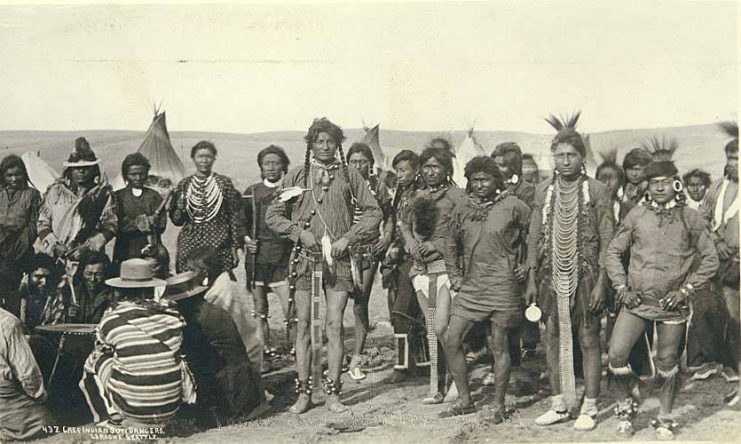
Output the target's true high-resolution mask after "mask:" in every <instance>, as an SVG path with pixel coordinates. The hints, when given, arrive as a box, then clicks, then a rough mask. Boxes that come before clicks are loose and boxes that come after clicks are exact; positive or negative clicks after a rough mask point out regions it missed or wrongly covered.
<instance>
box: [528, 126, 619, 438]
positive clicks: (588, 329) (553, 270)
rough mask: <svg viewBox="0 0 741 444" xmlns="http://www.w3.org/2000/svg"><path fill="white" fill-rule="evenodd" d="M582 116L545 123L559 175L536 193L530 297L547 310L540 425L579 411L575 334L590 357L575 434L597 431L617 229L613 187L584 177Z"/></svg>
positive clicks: (530, 247)
mask: <svg viewBox="0 0 741 444" xmlns="http://www.w3.org/2000/svg"><path fill="white" fill-rule="evenodd" d="M579 114H580V113H578V112H577V113H575V114H574V115H572V116H571V118H570V119H568V120H566V119H560V120H559V119H558V118H556V117H555V116H551V117H550V118H549V119H546V120H547V121H548V123H550V124H551V125H552V126H553V127H554V128H555V129H556V130H557V131H558V133H557V134H556V137H554V139H553V141H552V142H551V151H552V152H553V158H554V163H555V171H554V174H553V177H552V179H551V180H550V181H546V182H543V183H541V184H539V185H538V186H537V188H536V191H535V206H534V210H533V214H532V216H531V223H530V230H529V237H528V242H527V244H528V254H527V269H528V285H527V291H526V293H525V298H526V300H527V302H532V301H534V300H535V299H536V298H537V299H538V305H540V307H541V309H542V312H543V319H544V321H545V324H546V337H545V342H546V352H547V357H548V366H549V369H550V372H551V386H552V388H553V396H552V398H551V409H550V410H549V411H547V412H546V413H545V414H543V415H541V416H540V417H538V418H537V419H536V420H535V423H536V424H538V425H543V426H546V425H551V424H555V423H558V422H563V421H567V420H568V419H569V418H570V417H571V415H570V412H569V410H570V409H571V408H573V407H575V406H576V387H575V381H574V360H573V348H574V341H573V335H572V331H573V332H576V333H577V334H578V338H579V346H580V348H581V351H582V353H583V355H584V359H583V370H584V384H585V397H584V402H583V404H582V407H581V411H580V414H579V417H578V418H577V420H576V423H575V424H574V428H575V429H577V430H591V429H593V428H594V427H595V426H596V419H597V414H598V412H599V411H598V409H597V397H598V396H599V390H600V376H601V361H600V347H599V314H600V312H601V311H602V309H603V306H604V297H605V289H606V285H607V276H606V273H605V270H604V265H603V264H604V252H605V248H606V247H607V244H608V243H609V242H610V240H611V239H612V235H613V229H614V223H613V219H612V217H611V215H612V213H611V209H610V196H609V193H608V190H607V188H606V187H605V186H604V185H603V184H602V183H600V182H598V181H597V180H595V179H592V178H590V177H588V176H587V174H586V169H585V165H584V162H585V159H586V147H585V145H584V141H583V139H582V137H581V135H580V134H579V133H578V132H577V131H576V123H577V121H578V119H579Z"/></svg>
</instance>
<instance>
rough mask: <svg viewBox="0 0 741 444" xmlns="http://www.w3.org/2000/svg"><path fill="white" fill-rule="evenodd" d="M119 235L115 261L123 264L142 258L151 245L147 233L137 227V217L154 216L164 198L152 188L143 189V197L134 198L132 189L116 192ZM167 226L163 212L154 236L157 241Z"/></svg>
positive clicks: (114, 255)
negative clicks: (143, 252) (129, 260)
mask: <svg viewBox="0 0 741 444" xmlns="http://www.w3.org/2000/svg"><path fill="white" fill-rule="evenodd" d="M115 200H116V214H117V215H118V233H117V235H116V244H115V246H114V248H113V261H114V262H116V263H120V262H123V261H125V260H127V259H132V258H136V257H140V256H141V251H142V249H143V248H145V247H146V246H147V245H148V244H149V240H148V238H147V233H144V232H142V231H140V230H139V227H138V226H137V225H136V218H137V216H141V215H144V216H153V215H154V213H155V212H156V211H157V209H158V208H159V206H160V205H161V204H162V196H161V195H160V193H158V192H157V191H155V190H153V189H151V188H143V189H142V194H141V196H139V197H137V196H134V194H133V192H132V188H131V187H128V186H127V187H126V188H124V189H121V190H118V191H116V192H115ZM166 226H167V213H166V212H164V211H162V213H161V214H160V217H158V218H157V221H156V225H155V226H154V227H153V228H154V235H155V237H156V238H157V239H159V236H160V235H161V234H162V233H163V232H164V231H165V227H166Z"/></svg>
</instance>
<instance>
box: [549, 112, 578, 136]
mask: <svg viewBox="0 0 741 444" xmlns="http://www.w3.org/2000/svg"><path fill="white" fill-rule="evenodd" d="M579 116H581V111H576V112H574V113H572V114H571V116H570V117H568V118H567V117H566V116H563V115H562V116H561V117H560V118H559V117H556V116H555V115H553V114H551V115H550V116H548V117H546V118H544V119H543V120H545V121H546V122H548V123H549V124H550V125H551V126H552V127H553V128H554V129H555V130H556V131H561V130H563V129H572V130H575V129H576V125H577V123H578V122H579Z"/></svg>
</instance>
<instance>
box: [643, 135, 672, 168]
mask: <svg viewBox="0 0 741 444" xmlns="http://www.w3.org/2000/svg"><path fill="white" fill-rule="evenodd" d="M641 148H643V149H645V150H646V151H648V152H649V153H651V157H653V160H654V161H655V162H660V161H671V160H672V157H673V156H674V153H675V152H676V151H677V148H679V142H678V141H677V139H675V138H673V137H672V138H669V137H667V136H662V137H658V136H651V138H649V139H646V140H644V141H643V142H641Z"/></svg>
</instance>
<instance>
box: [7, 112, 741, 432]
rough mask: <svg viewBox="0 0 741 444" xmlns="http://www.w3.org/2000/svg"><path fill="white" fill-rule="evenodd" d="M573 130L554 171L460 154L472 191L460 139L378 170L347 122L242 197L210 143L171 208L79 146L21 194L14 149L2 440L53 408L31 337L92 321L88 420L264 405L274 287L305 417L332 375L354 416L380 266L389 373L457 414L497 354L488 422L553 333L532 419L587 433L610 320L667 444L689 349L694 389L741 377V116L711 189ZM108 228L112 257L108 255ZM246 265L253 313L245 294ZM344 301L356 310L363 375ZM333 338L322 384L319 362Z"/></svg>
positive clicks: (273, 161)
mask: <svg viewBox="0 0 741 444" xmlns="http://www.w3.org/2000/svg"><path fill="white" fill-rule="evenodd" d="M578 118H579V114H578V113H577V114H575V115H573V116H571V118H569V119H558V118H555V117H551V118H550V119H548V122H549V123H550V124H551V125H552V126H553V128H554V129H555V130H556V135H555V137H554V138H553V140H552V142H551V152H552V154H553V161H554V162H553V163H554V171H553V174H552V175H551V176H550V177H547V178H541V176H540V174H539V172H538V168H537V165H536V164H535V162H534V159H533V157H532V156H531V155H528V154H527V153H522V152H521V149H520V147H519V146H518V145H517V144H516V143H513V142H507V143H502V144H499V145H498V146H496V148H495V150H494V151H493V153H492V155H491V156H480V157H475V158H473V159H471V160H470V161H469V162H468V163H467V164H466V165H465V168H464V173H465V177H466V179H467V184H466V187H465V189H462V188H460V187H459V186H458V184H456V183H455V182H454V181H453V179H452V177H453V173H454V164H455V161H454V159H455V152H454V149H453V148H452V146H451V144H450V142H449V141H447V140H445V139H441V138H437V139H433V140H432V141H431V142H430V144H429V145H428V146H427V147H425V148H424V149H423V150H422V151H421V153H419V154H418V153H416V152H414V151H411V150H403V151H401V152H399V153H398V154H396V156H395V157H394V158H393V161H392V168H393V171H383V170H381V169H379V168H376V166H375V164H376V159H374V156H373V151H372V149H371V148H370V147H369V146H368V145H367V144H365V143H362V142H356V143H354V144H352V145H351V146H350V148H349V149H348V150H347V153H345V151H344V149H343V142H344V141H345V136H344V133H343V131H342V129H341V128H340V127H339V126H338V125H336V124H334V123H333V122H331V121H329V120H328V119H326V118H321V119H316V120H314V122H313V123H312V124H311V126H310V128H309V130H308V132H307V134H306V137H305V141H306V152H305V156H304V159H303V163H302V164H300V165H299V166H298V167H296V168H293V169H291V168H290V162H289V158H288V156H287V155H286V152H285V151H284V150H283V149H282V148H281V147H278V146H275V145H270V146H268V147H267V148H265V149H263V150H261V151H260V152H259V153H258V156H257V162H258V165H259V167H260V172H261V178H262V181H261V182H258V183H256V184H254V185H251V186H250V187H248V188H247V190H245V192H244V193H239V192H238V191H237V190H236V189H235V188H234V186H233V184H232V182H231V180H230V179H229V178H228V177H226V176H223V175H220V174H217V173H215V172H214V171H213V165H214V162H215V160H216V156H217V149H216V147H215V146H214V145H213V144H212V143H210V142H207V141H202V142H199V143H198V144H196V145H195V146H194V147H193V148H192V150H191V158H192V160H193V163H194V165H195V169H196V173H195V174H193V175H191V176H189V177H187V178H185V179H184V180H182V181H181V182H180V183H179V184H177V186H176V187H175V188H174V189H173V190H172V191H171V192H169V193H166V194H165V195H161V194H160V193H158V192H157V191H154V190H152V189H150V188H148V187H147V186H146V184H147V181H148V180H150V177H149V163H148V161H147V159H146V158H144V157H143V156H142V155H141V154H132V155H129V156H127V157H126V159H125V160H124V162H123V165H122V174H123V177H125V178H126V187H125V188H124V189H122V190H119V191H116V192H113V191H112V190H111V188H110V186H109V185H108V184H107V182H106V180H105V178H104V177H103V176H102V175H101V174H100V169H99V168H98V160H97V158H96V157H95V154H94V153H93V151H92V150H91V149H90V147H89V145H88V144H87V141H86V140H85V139H83V138H80V139H78V140H77V141H76V148H75V151H74V152H73V154H72V155H71V156H70V158H69V160H68V162H65V165H64V166H65V172H64V175H63V178H62V179H61V180H60V181H59V182H58V183H56V184H54V185H53V186H51V187H50V188H49V189H48V190H46V192H45V194H44V196H43V199H42V197H41V196H40V194H39V193H38V191H36V190H33V189H31V188H28V187H27V186H26V182H27V174H26V172H25V167H24V165H23V162H22V161H21V160H20V158H18V157H16V156H13V155H10V156H7V157H6V158H5V159H3V161H2V162H0V178H1V179H2V186H0V219H2V223H0V236H1V237H0V245H1V246H2V248H0V274H2V278H3V279H1V280H0V282H1V283H2V285H3V290H2V291H3V292H2V293H1V294H0V302H2V306H3V307H4V308H5V310H0V327H2V328H1V329H0V334H2V335H3V337H4V338H8V340H7V341H5V342H0V344H5V343H8V344H11V346H10V347H9V348H8V349H7V350H3V349H0V369H5V368H7V369H8V371H3V372H0V376H1V378H0V398H2V399H6V398H7V399H10V400H12V402H11V403H9V404H8V403H3V404H2V405H0V436H8V437H11V438H13V437H21V438H22V437H25V436H30V435H31V434H33V433H34V432H37V431H38V426H39V424H42V423H43V421H44V420H43V417H44V415H43V414H42V413H43V412H41V411H40V410H38V411H37V413H36V414H33V415H31V414H22V415H20V416H19V412H20V411H21V410H23V409H26V410H29V409H33V408H39V409H40V408H43V402H42V401H43V399H44V396H45V390H44V378H45V377H47V376H48V371H47V370H45V369H47V368H48V367H49V366H50V361H51V360H53V358H52V359H51V360H50V358H49V356H48V355H49V352H48V351H49V350H53V349H54V347H55V346H56V345H57V343H54V342H53V341H52V344H51V346H50V344H49V339H48V338H42V337H40V336H39V334H38V333H36V332H34V327H37V326H40V325H41V326H43V325H50V324H52V325H53V324H58V323H77V324H80V323H81V324H96V327H95V343H94V345H91V346H90V348H91V350H90V352H89V356H88V357H87V359H86V360H85V363H84V370H83V372H82V374H81V375H80V378H79V380H80V384H79V385H80V388H81V389H82V391H83V393H84V395H85V400H86V401H87V403H88V405H89V407H90V410H91V411H92V413H93V417H94V418H95V420H96V422H107V423H108V424H114V425H116V424H132V423H133V424H162V423H165V422H167V421H168V420H169V419H171V418H172V417H174V416H175V414H176V413H177V412H178V410H179V408H180V407H181V405H182V404H183V403H186V404H187V403H195V405H196V407H195V411H196V412H197V414H198V415H200V416H203V415H204V414H206V416H209V415H210V417H213V418H215V420H216V421H223V420H224V419H225V418H229V419H233V418H237V417H242V418H251V417H255V416H256V415H258V414H260V413H261V412H262V411H264V407H265V402H266V401H265V392H264V389H263V388H262V384H261V380H260V374H259V373H260V370H261V369H263V364H262V362H263V361H269V360H271V359H272V358H273V357H274V356H275V354H276V349H275V348H273V347H271V337H270V325H269V322H268V320H269V318H270V310H269V304H268V294H269V293H274V294H275V295H277V296H278V298H279V300H280V304H281V309H282V313H283V317H284V319H285V326H286V334H287V338H288V340H289V343H290V344H291V346H292V350H291V353H292V354H294V355H295V362H296V372H297V379H296V393H297V395H298V397H297V400H296V402H295V403H294V404H293V405H292V406H291V407H290V409H289V410H290V412H292V413H294V414H301V413H304V412H306V411H307V410H309V409H310V408H312V406H313V401H312V394H313V386H314V384H319V383H320V381H318V380H317V378H321V380H322V381H321V383H322V384H323V388H324V391H325V393H326V395H327V396H326V402H325V406H326V407H327V408H328V409H329V410H330V411H332V412H337V413H339V412H343V411H345V410H347V407H346V406H345V405H344V404H343V403H342V401H341V399H340V395H341V393H342V387H343V382H342V374H343V373H344V372H347V373H348V375H349V377H351V378H352V379H354V380H362V379H364V378H365V374H364V372H363V366H364V362H365V361H364V359H363V353H364V348H365V342H366V338H367V335H368V333H369V330H370V329H371V327H372V326H371V323H370V320H369V313H368V307H369V299H370V297H371V294H372V287H373V285H374V281H375V277H376V274H377V272H378V271H380V274H381V282H382V285H383V287H384V289H386V290H387V294H388V310H389V316H390V319H391V324H392V326H393V330H394V338H395V353H396V361H395V364H394V373H393V376H392V379H391V382H401V381H405V380H408V379H409V378H410V377H413V376H415V375H424V376H425V377H427V376H428V375H429V376H428V377H429V385H430V392H429V396H427V397H426V398H425V399H423V400H422V402H424V403H428V404H441V403H442V402H443V401H444V399H445V396H446V394H449V393H455V392H456V391H457V400H456V401H455V403H454V404H453V405H452V406H451V407H450V408H448V409H447V410H445V411H443V412H441V413H440V416H441V417H450V416H457V415H465V414H469V413H472V412H474V411H475V410H476V406H475V405H474V402H473V400H472V397H471V394H470V389H469V382H468V366H467V355H466V353H467V352H470V353H469V355H470V354H471V353H473V354H475V353H483V352H486V351H487V350H488V352H490V353H491V354H492V357H493V364H492V367H491V371H490V372H489V374H488V375H487V376H486V378H485V379H484V383H485V384H491V385H494V386H495V396H494V402H493V404H492V406H490V407H489V408H488V409H487V417H488V418H489V420H491V421H492V422H493V423H500V422H502V421H505V420H506V419H507V418H508V417H509V416H510V415H511V410H508V409H507V407H506V405H505V396H506V393H507V389H508V384H509V379H510V373H511V372H512V367H513V365H517V364H518V363H519V361H520V360H521V359H522V357H523V356H529V355H532V353H533V352H534V350H535V348H536V346H537V344H538V343H539V341H540V339H541V338H540V332H541V329H540V325H543V326H544V335H543V337H542V339H543V343H544V344H545V349H546V356H547V359H546V360H547V365H548V371H547V374H548V376H549V378H550V384H551V388H552V397H551V408H550V409H549V410H548V411H546V412H545V413H543V414H542V415H540V416H539V417H538V418H537V419H536V421H535V422H536V424H538V425H540V426H547V425H551V424H556V423H559V422H564V421H567V420H569V419H571V418H573V417H576V421H575V423H574V428H575V429H577V430H592V429H594V428H595V427H596V425H597V416H598V411H599V410H598V407H597V402H598V398H599V395H600V382H601V381H600V380H601V375H602V361H601V342H600V337H601V336H600V328H601V325H602V324H603V321H605V320H606V325H607V331H606V335H605V336H606V338H607V352H608V356H609V363H608V365H607V373H608V384H609V385H610V386H611V387H613V388H614V389H615V393H616V394H617V395H616V401H617V404H616V405H617V407H616V408H615V414H616V415H617V417H618V418H619V430H620V431H621V432H624V433H632V431H633V420H634V418H635V416H636V414H637V413H638V407H639V403H640V396H641V394H640V391H639V390H637V389H636V385H637V383H638V381H639V377H640V376H644V375H646V374H651V375H653V376H655V378H656V386H657V387H658V389H659V396H660V401H661V408H660V411H659V414H658V416H657V418H655V420H654V421H653V422H652V424H653V425H654V427H655V428H656V431H657V433H658V434H659V436H662V437H666V436H671V435H672V434H673V431H674V429H676V427H677V422H676V421H675V418H674V417H673V416H672V408H673V403H674V400H675V398H676V393H677V387H678V384H679V381H680V376H681V375H680V360H681V357H682V356H686V359H687V361H686V366H687V367H689V368H690V369H693V370H694V374H693V378H696V379H703V378H707V377H709V376H710V374H712V373H713V372H717V367H718V364H722V366H723V370H722V373H723V375H724V376H725V377H726V379H727V380H729V381H738V373H737V371H738V364H739V351H740V350H739V348H741V344H740V343H739V333H740V332H739V294H738V285H739V274H738V272H739V245H738V209H739V208H738V205H739V204H738V202H739V200H738V198H737V192H738V127H737V126H735V125H731V124H728V125H724V128H725V129H726V130H727V132H728V134H729V137H730V138H731V141H730V142H728V144H727V145H726V146H725V155H726V159H727V163H726V167H725V171H724V174H723V177H722V178H721V179H720V180H718V181H717V182H715V183H712V184H711V181H710V176H709V174H707V173H706V172H703V171H700V170H692V171H690V172H688V173H686V174H685V175H684V176H683V177H682V176H680V174H679V171H678V170H677V168H676V166H675V165H674V163H673V161H672V155H673V153H674V151H675V150H676V149H677V144H676V143H675V142H674V141H672V140H668V139H658V138H654V139H651V140H648V141H646V143H644V144H643V145H642V146H640V147H636V148H634V149H632V150H631V151H630V152H629V153H628V154H627V155H626V156H625V159H624V160H623V162H622V165H621V164H619V163H618V162H617V158H616V151H615V152H611V153H609V154H607V155H605V160H604V162H603V163H602V164H601V165H600V166H599V167H598V169H597V171H596V175H595V176H596V177H594V178H593V177H589V176H588V175H587V172H586V168H585V161H586V160H587V150H586V147H585V144H584V140H583V138H582V136H581V135H580V134H579V133H578V132H577V130H576V125H577V122H578ZM168 214H169V219H170V221H171V222H172V223H173V224H174V225H175V226H179V227H182V228H181V230H180V232H179V235H178V240H177V251H176V258H175V274H174V275H173V274H171V273H170V270H169V264H170V258H169V253H168V251H167V249H166V248H165V247H164V246H163V244H162V242H161V236H162V233H163V232H164V230H165V229H166V227H167V216H168ZM114 237H115V239H116V240H115V245H114V248H113V261H112V263H111V261H109V260H108V257H107V256H106V254H105V246H106V244H107V243H108V242H109V241H110V240H111V239H113V238H114ZM241 252H244V253H243V254H244V261H243V262H244V267H245V271H246V287H247V290H248V293H249V294H250V295H251V296H252V298H253V301H252V308H253V311H252V318H253V319H254V322H253V321H252V320H251V319H246V317H245V315H244V313H245V303H244V302H245V301H242V300H240V298H239V297H237V296H236V294H237V293H236V292H235V291H234V284H235V282H236V276H235V274H234V272H233V270H234V269H235V268H236V267H237V266H239V263H240V258H241V257H242V253H241ZM114 276H116V277H114ZM320 297H321V298H323V299H324V301H325V304H324V305H325V307H326V308H325V310H324V312H323V313H320V312H319V310H318V308H319V306H320V305H319V304H318V301H319V298H320ZM348 299H352V300H353V314H354V317H355V326H354V346H353V350H352V353H351V356H350V359H349V364H348V362H347V360H346V353H345V350H344V342H343V335H342V329H343V316H344V312H345V308H346V306H347V303H348ZM526 309H527V310H526ZM6 310H7V311H6ZM526 312H527V319H526V316H525V313H526ZM690 320H691V322H689V321H690ZM654 333H655V335H656V338H657V342H656V344H653V339H654ZM325 335H326V341H327V368H326V370H325V371H322V368H321V363H320V362H319V358H320V355H319V354H318V353H317V350H320V347H321V342H322V341H323V336H325ZM1 346H2V345H0V347H1ZM652 347H654V348H655V350H656V351H655V354H656V358H655V361H656V362H655V363H654V359H653V357H652V356H651V348H652ZM482 350H483V352H482ZM181 355H184V356H185V358H184V359H182V358H181ZM19 362H20V363H22V364H19ZM37 363H38V365H37ZM39 368H40V369H39ZM317 369H318V370H319V371H317ZM578 374H582V375H583V378H584V395H583V399H582V400H579V399H577V390H576V382H575V379H576V375H578ZM449 376H450V377H451V378H449ZM451 379H452V381H453V382H454V384H455V386H454V387H455V390H453V386H451V385H450V383H449V381H450V380H451ZM731 396H736V397H737V394H733V395H731ZM224 400H226V401H227V402H226V403H225V402H224ZM579 405H580V407H579ZM5 423H8V424H14V426H13V427H10V428H9V427H6V426H5V425H4V424H5ZM3 434H4V435H3Z"/></svg>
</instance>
